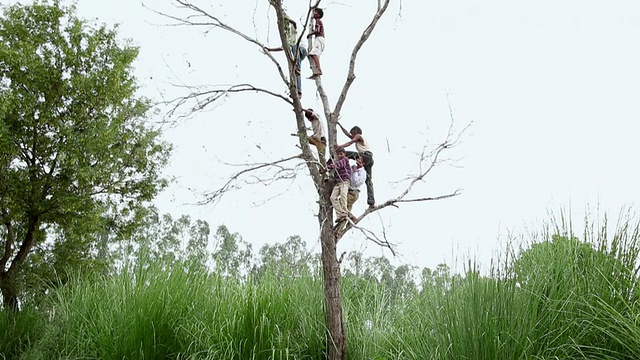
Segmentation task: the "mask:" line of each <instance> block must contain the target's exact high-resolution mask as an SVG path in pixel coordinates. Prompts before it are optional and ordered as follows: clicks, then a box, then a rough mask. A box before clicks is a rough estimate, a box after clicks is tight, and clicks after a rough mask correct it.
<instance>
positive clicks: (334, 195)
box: [329, 183, 340, 219]
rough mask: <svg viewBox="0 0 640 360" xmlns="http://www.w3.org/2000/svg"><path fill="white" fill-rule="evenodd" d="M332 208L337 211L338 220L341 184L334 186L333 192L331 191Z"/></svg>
mask: <svg viewBox="0 0 640 360" xmlns="http://www.w3.org/2000/svg"><path fill="white" fill-rule="evenodd" d="M329 199H330V200H331V206H333V209H334V210H335V211H336V219H337V218H339V217H340V183H337V184H335V185H334V186H333V190H332V191H331V197H330V198H329Z"/></svg>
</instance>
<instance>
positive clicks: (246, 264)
mask: <svg viewBox="0 0 640 360" xmlns="http://www.w3.org/2000/svg"><path fill="white" fill-rule="evenodd" d="M252 249H253V248H252V246H251V244H249V243H247V242H246V241H244V240H242V236H240V234H238V233H231V232H230V231H229V229H228V228H227V227H226V226H224V225H220V226H219V227H218V230H217V231H216V242H215V251H214V252H213V261H214V263H215V266H216V271H217V272H218V273H219V274H220V275H222V276H225V277H227V278H229V277H231V278H234V279H238V280H239V279H241V278H243V277H244V276H245V275H246V274H248V273H249V269H250V268H251V260H252V259H253V250H252Z"/></svg>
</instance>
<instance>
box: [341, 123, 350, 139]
mask: <svg viewBox="0 0 640 360" xmlns="http://www.w3.org/2000/svg"><path fill="white" fill-rule="evenodd" d="M338 126H340V129H342V132H343V133H344V134H345V135H346V136H347V137H349V139H351V138H352V137H353V136H352V135H351V133H350V132H348V131H347V129H345V128H344V126H342V124H340V123H338Z"/></svg>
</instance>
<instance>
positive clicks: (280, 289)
mask: <svg viewBox="0 0 640 360" xmlns="http://www.w3.org/2000/svg"><path fill="white" fill-rule="evenodd" d="M587 228H588V229H590V230H588V231H586V232H585V234H583V236H582V237H581V239H577V238H575V237H574V236H573V234H572V233H571V232H570V231H569V229H567V228H566V227H560V228H556V229H553V231H547V232H545V233H542V235H540V237H539V238H537V239H535V241H530V242H529V243H527V244H521V245H522V248H521V249H520V251H518V252H515V251H514V252H507V254H510V255H509V256H504V257H503V258H501V259H496V261H495V262H494V265H493V266H492V267H491V268H490V270H489V271H488V273H485V274H482V273H481V272H480V271H479V270H478V268H479V266H478V265H477V264H475V263H473V262H469V263H468V265H467V266H466V269H465V274H463V275H462V276H454V277H452V278H451V279H449V280H448V281H443V282H438V283H437V284H435V285H434V284H431V285H429V286H426V287H424V288H422V289H420V291H419V292H417V293H415V294H413V293H411V295H410V296H400V297H398V296H392V295H393V294H390V293H389V292H388V290H387V288H385V286H383V284H382V282H377V281H375V280H372V279H364V278H358V277H356V276H347V277H345V278H343V281H342V294H343V297H344V316H345V326H346V331H347V352H348V357H349V359H378V360H382V359H558V358H559V359H566V358H572V359H638V358H640V296H639V287H638V267H637V265H638V263H637V262H638V254H640V231H639V230H638V229H639V227H638V225H637V223H634V222H632V221H631V220H630V219H626V220H625V221H622V222H620V223H619V224H618V227H617V230H616V231H615V232H614V233H613V235H610V234H608V232H607V231H606V229H608V226H606V224H605V225H604V226H602V227H601V228H598V231H594V230H593V228H589V227H587ZM513 245H514V246H515V245H516V244H513ZM141 263H146V262H141ZM323 309H324V296H323V291H322V277H321V276H320V275H318V274H316V275H311V274H297V275H295V276H294V275H293V274H292V275H291V276H284V277H283V276H282V274H281V272H278V273H269V272H265V273H264V274H261V276H260V278H255V279H249V280H246V281H239V280H237V279H232V278H223V277H221V276H218V275H215V274H209V273H208V272H207V271H205V270H204V269H203V268H202V267H201V266H197V265H195V264H190V263H178V264H173V265H171V266H167V264H162V263H155V264H152V265H151V266H148V265H145V266H135V265H134V266H128V267H125V268H124V270H123V271H122V272H121V273H119V274H117V275H114V276H110V277H105V276H102V277H97V278H94V279H92V280H90V281H89V280H82V281H80V280H76V281H72V282H71V283H69V284H68V285H66V286H65V287H63V288H61V289H59V290H57V291H55V292H54V295H53V296H52V297H51V299H50V301H49V302H48V303H44V304H41V305H39V308H37V309H35V308H32V309H26V310H25V311H23V312H21V313H19V314H15V315H11V314H7V313H2V315H1V317H0V320H1V321H2V322H1V323H0V339H3V340H4V341H3V343H2V344H0V351H1V352H2V354H3V355H4V357H5V358H11V359H162V358H165V359H324V358H325V354H326V349H325V346H326V330H325V325H324V320H325V316H324V310H323Z"/></svg>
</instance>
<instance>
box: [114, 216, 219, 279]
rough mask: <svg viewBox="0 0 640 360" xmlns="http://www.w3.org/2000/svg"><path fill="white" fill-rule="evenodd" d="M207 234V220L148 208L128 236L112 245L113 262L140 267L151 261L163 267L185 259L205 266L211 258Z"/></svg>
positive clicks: (209, 231) (208, 228)
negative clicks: (113, 249) (136, 226)
mask: <svg viewBox="0 0 640 360" xmlns="http://www.w3.org/2000/svg"><path fill="white" fill-rule="evenodd" d="M210 233H211V229H210V227H209V223H207V222H206V221H203V220H199V219H198V220H196V221H192V220H191V217H190V216H189V215H181V216H180V217H178V218H174V217H173V216H171V214H163V215H160V214H159V213H158V209H156V208H155V207H151V208H149V209H148V211H147V212H146V215H145V216H144V217H143V219H142V220H141V221H140V226H139V227H138V229H137V230H136V231H135V232H134V233H133V235H132V236H131V237H130V239H129V240H127V241H120V242H118V244H117V246H115V251H113V252H114V254H115V255H114V258H115V259H114V262H115V263H116V265H118V266H121V265H123V264H124V263H127V262H128V263H137V264H138V266H142V267H148V266H149V265H150V264H151V263H154V262H155V263H162V265H163V266H173V265H175V264H176V263H177V262H183V263H184V262H188V263H190V264H193V265H198V266H201V267H203V268H204V267H206V266H207V264H208V261H209V260H210V252H209V251H208V249H207V246H208V245H209V235H210ZM110 243H112V242H110Z"/></svg>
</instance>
